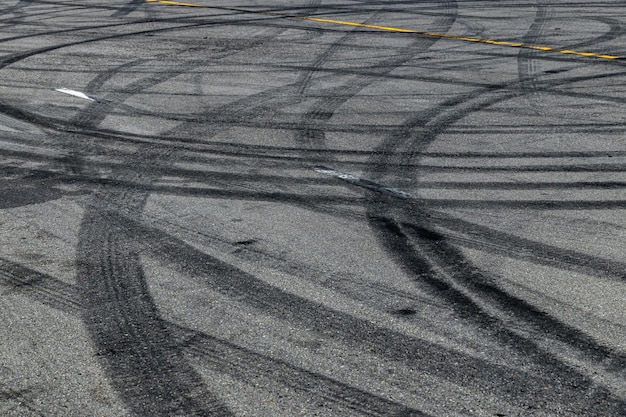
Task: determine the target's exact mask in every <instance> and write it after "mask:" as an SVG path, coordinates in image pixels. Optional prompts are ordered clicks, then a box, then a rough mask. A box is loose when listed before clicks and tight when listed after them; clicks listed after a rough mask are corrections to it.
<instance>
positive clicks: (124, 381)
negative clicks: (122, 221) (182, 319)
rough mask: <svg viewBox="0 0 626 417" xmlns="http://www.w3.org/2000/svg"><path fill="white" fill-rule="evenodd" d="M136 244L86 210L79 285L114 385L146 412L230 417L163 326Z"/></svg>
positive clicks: (86, 317)
mask: <svg viewBox="0 0 626 417" xmlns="http://www.w3.org/2000/svg"><path fill="white" fill-rule="evenodd" d="M133 246H134V245H132V244H131V242H130V241H129V240H128V239H127V237H125V236H124V235H121V234H119V233H117V232H116V231H115V230H111V229H110V225H109V223H108V221H107V220H106V216H104V215H103V213H102V212H100V211H99V210H97V209H90V210H88V211H87V213H86V214H85V217H84V219H83V222H82V224H81V230H80V243H79V246H78V255H77V257H78V271H77V285H78V286H79V287H80V288H81V290H82V291H81V292H82V297H83V305H84V309H83V320H84V322H85V325H86V327H87V330H88V331H89V333H90V335H91V338H92V340H93V343H94V345H95V350H96V355H97V356H98V357H99V358H100V360H101V362H102V364H103V365H104V368H105V370H106V371H107V373H108V375H109V378H110V382H111V384H112V385H113V386H114V387H115V389H116V390H117V391H118V392H119V393H120V395H121V397H122V398H123V399H124V403H125V404H126V405H127V406H128V407H129V408H130V409H131V410H133V412H135V413H136V414H137V415H140V416H172V415H179V414H181V413H183V414H184V415H189V416H230V415H231V413H230V412H229V411H228V409H226V407H225V406H224V405H223V404H222V402H221V401H220V400H219V399H217V398H216V397H215V396H214V395H212V394H211V393H209V391H208V390H207V388H206V386H205V384H204V382H203V381H202V378H201V377H200V376H199V375H198V374H197V373H196V371H195V370H193V368H191V366H190V365H189V364H188V363H187V361H186V360H185V358H184V356H183V355H182V353H181V351H180V348H179V346H177V345H176V343H175V342H174V340H173V337H172V335H171V334H170V333H169V331H168V329H167V327H166V326H164V325H163V321H162V320H161V319H160V317H159V313H158V310H157V308H156V306H155V304H154V301H153V300H152V297H151V296H150V294H149V292H148V288H147V287H146V283H145V278H144V276H143V271H142V270H141V267H140V266H139V259H138V255H137V254H136V252H135V251H134V249H133Z"/></svg>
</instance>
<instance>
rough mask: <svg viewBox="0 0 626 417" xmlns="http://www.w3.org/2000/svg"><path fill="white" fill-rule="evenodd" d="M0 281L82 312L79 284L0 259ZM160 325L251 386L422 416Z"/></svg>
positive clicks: (365, 410) (181, 345)
mask: <svg viewBox="0 0 626 417" xmlns="http://www.w3.org/2000/svg"><path fill="white" fill-rule="evenodd" d="M0 285H3V286H7V287H9V289H10V290H11V291H19V292H20V293H22V294H25V295H27V296H28V297H30V298H31V299H33V300H36V301H38V302H40V303H42V304H44V305H46V306H49V307H52V308H54V309H57V310H60V311H63V312H65V313H68V314H72V315H81V314H83V310H84V308H85V306H84V304H83V302H84V300H83V297H82V296H81V294H80V291H79V289H78V288H79V287H77V286H75V285H71V284H67V283H65V282H62V281H59V280H57V279H55V278H53V277H51V276H49V275H46V274H42V273H40V272H37V271H33V270H31V269H29V268H26V267H23V266H21V265H19V264H16V263H13V262H10V261H7V260H5V259H1V258H0ZM159 325H160V327H162V328H164V329H166V330H167V332H168V333H169V334H170V335H171V336H172V341H173V342H174V343H175V345H176V349H178V350H180V351H184V352H185V353H186V354H189V355H191V356H194V357H196V358H199V359H201V360H203V361H206V362H209V363H210V364H211V365H212V366H213V367H214V368H215V369H216V370H218V371H219V372H223V373H227V374H229V375H231V376H232V377H235V378H237V379H239V380H241V381H243V382H245V383H247V384H250V385H252V386H255V383H256V381H258V380H268V379H269V380H270V381H271V382H272V383H279V384H282V385H284V386H286V387H289V388H291V389H294V390H297V391H301V392H305V393H309V394H313V395H315V396H317V397H320V398H323V399H324V400H326V401H329V402H332V403H333V404H336V405H338V406H342V407H346V408H348V409H350V410H352V411H356V412H359V413H362V414H365V415H372V416H381V417H383V416H394V417H426V416H427V415H426V414H424V413H422V412H420V411H418V410H415V409H411V408H409V407H406V406H404V405H402V404H399V403H396V402H393V401H391V400H388V399H386V398H382V397H379V396H377V395H374V394H372V393H369V392H366V391H362V390H359V389H358V388H354V387H352V386H350V385H348V384H345V383H342V382H339V381H336V380H334V379H332V378H329V377H326V376H324V375H321V374H318V373H315V372H311V371H308V370H304V369H301V368H298V367H296V366H294V365H291V364H290V363H288V362H285V361H282V360H280V359H276V358H271V357H268V356H265V355H262V354H259V353H256V352H254V351H252V350H249V349H246V348H242V347H240V346H238V345H235V344H233V343H230V342H227V341H224V340H221V339H219V338H216V337H213V336H210V335H207V334H205V333H202V332H199V331H197V330H193V329H190V328H186V327H183V326H180V325H178V324H174V323H171V322H167V321H162V322H161V323H160V324H159Z"/></svg>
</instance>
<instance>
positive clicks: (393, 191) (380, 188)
mask: <svg viewBox="0 0 626 417" xmlns="http://www.w3.org/2000/svg"><path fill="white" fill-rule="evenodd" d="M313 170H315V172H319V173H320V174H324V175H329V176H331V177H335V178H339V179H341V180H344V181H347V182H349V183H350V184H354V185H357V186H359V187H363V188H367V189H370V190H373V191H377V192H379V193H383V194H389V195H392V196H394V197H396V198H402V199H405V200H407V199H411V198H413V196H412V195H411V194H409V193H405V192H404V191H401V190H398V189H397V188H390V187H385V186H384V185H382V184H377V183H375V182H373V181H369V180H364V179H362V178H358V177H355V176H354V175H351V174H346V173H344V172H340V171H337V170H334V169H332V168H328V167H325V166H322V165H317V166H315V167H313Z"/></svg>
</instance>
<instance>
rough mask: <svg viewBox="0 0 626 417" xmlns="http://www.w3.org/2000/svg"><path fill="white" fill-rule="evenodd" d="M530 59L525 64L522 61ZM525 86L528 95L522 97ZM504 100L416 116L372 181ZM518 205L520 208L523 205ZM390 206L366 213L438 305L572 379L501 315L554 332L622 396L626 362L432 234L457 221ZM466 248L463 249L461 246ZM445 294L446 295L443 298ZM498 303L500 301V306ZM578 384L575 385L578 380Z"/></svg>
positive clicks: (525, 82) (619, 406) (381, 159)
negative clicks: (400, 158) (397, 159)
mask: <svg viewBox="0 0 626 417" xmlns="http://www.w3.org/2000/svg"><path fill="white" fill-rule="evenodd" d="M545 15H546V13H545V12H542V8H541V7H540V11H539V12H538V15H537V20H536V23H537V24H536V25H535V26H537V25H541V24H542V22H543V20H544V19H545ZM537 32H541V31H540V30H538V28H535V30H531V31H530V32H529V33H533V34H536V33H537ZM525 55H527V54H525ZM525 59H526V57H525V58H524V60H525ZM526 67H527V65H525V62H524V61H523V60H521V59H520V87H521V89H522V91H524V94H525V95H527V94H529V93H533V92H534V91H536V90H537V87H536V85H535V84H534V82H533V81H534V77H533V76H531V75H529V72H528V71H527V68H526ZM522 69H524V70H522ZM529 81H530V84H529ZM525 86H526V87H530V88H527V89H526V90H524V88H525ZM478 94H479V95H480V94H485V93H478ZM491 94H492V92H490V91H486V95H491ZM495 95H496V96H497V95H498V94H497V93H496V94H495ZM499 96H500V97H499V98H498V99H496V100H494V101H484V104H483V105H479V106H477V107H474V108H471V109H469V110H467V109H465V110H461V111H460V112H459V113H458V114H456V115H454V116H452V115H447V116H446V115H445V113H446V112H449V111H450V110H449V109H448V108H447V107H442V115H438V114H437V113H438V112H437V111H435V112H433V113H432V114H431V115H426V116H418V117H417V118H415V119H414V120H412V121H411V122H409V123H408V124H407V125H406V128H404V129H402V130H399V131H398V132H397V134H395V135H393V137H391V138H390V139H389V140H388V141H387V145H386V146H384V147H381V148H380V151H382V152H383V153H384V155H383V156H381V155H377V156H376V157H375V158H373V160H372V166H375V167H377V168H376V170H375V171H370V174H369V175H370V176H371V177H374V178H383V176H382V175H383V172H384V171H385V170H386V169H387V167H388V166H389V162H390V161H389V155H393V152H392V149H397V148H400V149H401V150H405V149H410V148H411V145H412V147H413V149H415V150H414V156H413V158H415V159H413V158H412V159H411V160H417V159H419V158H420V151H421V150H425V149H427V147H428V145H429V144H430V143H432V142H433V141H434V140H436V138H437V137H438V135H439V134H440V133H441V132H444V131H445V129H446V128H447V127H448V126H450V125H451V124H453V123H455V122H456V121H457V120H459V119H460V118H461V117H465V116H467V115H468V114H469V113H470V112H474V111H479V110H481V109H483V108H484V107H486V106H491V105H493V104H494V103H495V102H497V101H501V100H508V99H511V98H512V97H514V95H512V94H511V93H510V92H506V91H502V93H500V94H499ZM475 97H476V95H475V94H474V93H472V94H470V95H469V96H467V97H465V98H461V99H458V100H452V101H451V103H449V104H448V105H450V104H451V105H453V106H454V107H456V106H459V105H466V104H465V103H466V102H470V100H472V99H473V98H475ZM454 107H453V109H454ZM461 108H462V107H461ZM455 112H456V111H455V110H452V111H451V112H450V113H451V114H454V113H455ZM433 119H434V120H433ZM398 138H408V139H405V142H408V141H411V142H410V143H411V144H410V145H409V144H403V145H402V147H400V146H399V145H397V142H399V141H398ZM392 143H393V145H392ZM411 160H409V159H405V161H406V162H405V163H406V164H407V165H408V164H409V163H410V162H409V161H411ZM398 165H399V164H398ZM516 168H517V167H512V168H511V169H513V170H515V169H516ZM404 175H406V174H404ZM418 187H419V185H418ZM451 203H452V204H451V205H450V207H455V205H456V206H459V207H463V202H462V201H458V202H456V203H455V202H451ZM512 203H513V202H512ZM519 205H520V206H523V204H519ZM393 206H397V205H396V204H394V203H393V202H391V201H389V199H386V200H385V199H382V198H378V199H374V201H373V202H372V204H370V205H369V207H370V218H371V224H372V226H373V227H374V228H375V229H376V230H378V231H379V233H380V236H381V239H382V241H383V242H384V243H385V245H387V247H388V248H389V253H390V254H392V255H395V256H398V259H399V260H400V261H401V262H402V263H403V264H404V265H405V266H406V267H407V269H408V270H410V271H411V272H412V273H413V274H414V275H415V277H416V283H417V284H418V285H420V286H423V285H424V284H426V286H427V287H430V288H431V290H432V291H433V293H434V294H439V295H438V296H439V297H443V298H444V299H446V300H447V302H448V303H449V304H450V305H451V306H453V308H455V309H458V310H457V311H458V312H459V314H462V315H463V316H464V317H468V318H469V319H470V320H479V321H482V323H480V325H481V326H485V327H486V328H493V329H494V330H496V332H497V333H496V334H494V337H495V338H496V339H501V341H502V342H504V343H507V344H511V345H514V346H517V347H518V348H520V349H521V351H522V352H524V354H526V355H529V356H528V357H529V359H530V358H533V360H535V361H538V363H542V364H543V365H544V366H547V367H548V368H550V367H555V368H556V369H557V371H556V372H557V373H558V374H559V375H561V376H564V375H566V374H568V373H570V372H571V370H572V369H571V368H570V366H571V365H568V364H565V363H560V359H559V358H557V357H554V356H552V357H551V354H547V355H546V353H547V352H546V351H545V350H544V348H541V347H539V345H538V344H535V342H534V341H532V339H531V338H534V335H533V333H531V334H530V335H531V336H530V337H531V338H529V337H528V336H521V337H520V334H519V333H517V332H511V331H510V330H507V327H508V326H507V325H503V322H501V323H500V324H498V323H497V322H498V321H499V320H500V318H499V315H500V314H501V313H502V312H505V311H506V312H509V313H513V317H516V319H517V320H520V319H521V320H522V322H527V323H532V324H533V325H536V326H538V328H539V329H545V331H549V332H550V334H552V335H554V336H556V337H557V338H558V339H560V341H561V342H562V343H565V344H570V345H571V346H575V348H576V349H580V351H581V352H582V353H583V354H582V357H581V359H582V360H583V361H591V362H592V363H593V366H599V367H600V368H602V369H604V371H605V372H609V373H612V374H614V375H615V377H616V379H614V380H613V381H610V382H609V386H611V385H612V386H613V388H614V389H615V388H617V389H618V391H619V390H620V388H619V386H620V385H621V384H623V381H622V380H621V378H620V376H619V375H620V372H621V370H623V369H624V367H625V365H626V361H625V358H624V356H623V355H620V354H615V353H614V352H612V351H611V350H610V349H607V348H604V347H602V346H600V345H598V344H597V343H596V342H595V341H593V340H592V339H591V338H589V337H588V336H586V335H584V334H582V333H581V332H579V331H577V330H574V329H572V328H569V327H568V326H566V325H564V324H562V323H560V322H559V321H558V320H556V319H554V318H552V317H549V316H546V315H545V313H543V312H541V311H538V310H536V309H535V308H534V307H532V306H531V305H530V304H527V303H526V302H524V301H522V300H519V299H517V300H516V299H514V298H513V297H511V296H510V295H506V294H505V293H504V292H502V291H501V290H499V289H497V286H496V285H494V283H493V282H492V280H491V278H490V277H488V275H486V274H485V273H484V272H483V271H480V270H479V269H478V268H476V267H475V266H473V265H472V263H471V261H470V260H469V259H467V258H466V257H465V256H464V255H462V254H461V252H460V251H458V250H457V249H455V248H454V247H453V246H451V245H450V239H449V238H448V236H446V235H445V234H441V233H439V232H437V231H436V230H437V229H435V228H434V227H433V224H434V225H438V226H440V225H442V224H445V226H447V227H448V228H449V229H452V230H454V229H456V228H457V225H456V223H457V222H459V223H460V222H461V220H456V219H454V218H453V217H452V216H449V215H446V214H444V213H437V212H433V211H432V210H429V209H428V207H429V206H428V205H425V206H424V205H423V204H422V203H421V202H420V201H419V199H418V200H416V202H415V203H414V204H413V205H412V207H410V208H409V210H410V211H408V210H407V211H405V212H403V209H402V208H400V209H398V208H396V210H395V213H396V214H395V215H391V216H389V215H388V214H382V213H385V212H386V213H389V212H390V211H392V210H391V207H393ZM486 206H487V205H485V207H486ZM405 210H406V209H405ZM440 219H442V220H443V223H441V222H440V221H439V220H440ZM461 224H465V225H466V227H467V225H468V222H464V223H461ZM470 227H471V226H470ZM474 227H475V226H474ZM486 232H487V233H486ZM489 232H490V230H489V229H487V228H482V229H481V233H480V236H481V237H480V239H485V242H491V240H490V239H491V238H492V237H493V232H491V233H489ZM502 235H504V234H502ZM508 238H509V236H507V238H504V239H507V240H509V239H508ZM511 238H512V242H511V241H510V240H509V241H508V242H507V246H509V247H511V248H512V249H511V251H513V250H515V249H518V247H517V246H515V243H513V242H517V243H522V241H521V240H520V239H518V240H517V241H516V240H515V238H514V237H511ZM500 239H502V240H500V242H504V239H503V238H500ZM453 241H454V240H453ZM512 243H513V244H512ZM486 245H487V244H486ZM461 246H463V245H462V244H461ZM513 248H515V249H513ZM570 259H571V258H570ZM562 261H563V258H561V262H559V261H556V262H554V263H556V264H560V266H562ZM604 265H606V263H605V262H603V260H599V259H597V260H596V261H595V266H597V267H598V268H599V269H602V268H603V267H604ZM591 269H594V268H593V267H591V268H589V269H588V270H587V272H590V270H591ZM618 271H619V272H618ZM595 272H597V271H595ZM595 272H594V273H595ZM615 272H616V273H618V274H619V273H621V271H620V269H619V268H618V269H616V270H615ZM620 278H621V277H620ZM442 291H444V292H443V293H442ZM444 294H445V295H444ZM498 299H499V300H500V301H496V300H498ZM488 300H489V302H490V303H492V305H497V306H498V309H499V311H500V313H497V312H496V313H495V315H494V312H489V309H488V308H487V310H484V308H485V307H487V305H488V304H489V302H488V303H487V305H485V304H484V302H485V301H488ZM496 311H498V310H496ZM494 320H495V321H494ZM505 335H506V336H505ZM502 337H504V339H505V340H502ZM507 338H509V340H508V341H506V339H507ZM549 358H550V359H549ZM575 373H576V372H574V374H575ZM581 376H582V375H581ZM581 376H578V377H574V378H576V379H577V378H580V377H581ZM582 378H583V379H586V377H584V376H582ZM615 384H617V385H615ZM612 396H613V394H611V393H610V391H605V392H604V393H603V394H600V396H599V398H598V399H597V400H595V401H598V402H603V401H605V400H606V399H607V398H610V397H612ZM609 401H613V406H610V407H609V408H608V409H607V410H605V411H596V412H602V413H611V415H613V414H614V413H615V415H618V414H619V413H620V412H622V411H623V408H624V400H623V399H622V398H620V397H617V398H614V399H613V400H609ZM592 402H593V400H592ZM580 406H581V409H584V407H585V405H584V404H580ZM608 410H611V411H608ZM586 412H589V413H591V415H593V413H594V411H592V410H587V411H586Z"/></svg>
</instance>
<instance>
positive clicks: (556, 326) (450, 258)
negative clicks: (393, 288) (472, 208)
mask: <svg viewBox="0 0 626 417" xmlns="http://www.w3.org/2000/svg"><path fill="white" fill-rule="evenodd" d="M449 220H452V219H449ZM400 230H401V231H404V230H406V234H407V236H408V240H409V242H410V243H411V242H412V243H413V244H415V243H419V244H420V249H421V250H423V251H427V253H428V254H429V255H430V256H429V258H430V259H433V260H432V261H430V262H428V263H430V264H434V265H435V266H436V267H437V268H438V269H439V270H441V271H444V273H445V274H446V275H447V276H448V277H449V279H450V280H451V281H452V282H453V283H454V284H456V285H459V286H460V287H461V288H463V290H464V291H467V292H468V293H469V294H479V295H480V296H479V298H478V300H479V302H480V303H485V302H487V303H490V304H492V305H493V306H496V308H497V310H498V311H499V312H505V313H508V314H509V315H510V316H512V317H514V318H515V319H517V322H518V323H524V324H527V325H528V327H529V330H527V331H528V332H529V334H530V335H531V336H532V338H534V339H550V338H554V339H556V340H558V341H560V342H563V343H565V344H570V345H571V346H573V347H574V348H575V349H577V350H578V351H580V352H582V354H583V355H584V359H585V360H587V361H592V364H593V365H594V366H596V367H600V368H602V369H603V370H604V371H608V372H612V373H617V372H620V371H621V370H623V369H624V368H626V355H623V354H620V353H618V352H615V351H613V350H612V349H610V348H607V347H605V346H602V345H600V344H598V343H597V342H596V341H595V340H593V338H591V337H590V336H588V335H586V334H584V333H583V332H581V331H579V330H577V329H575V328H573V327H571V326H568V325H567V324H565V323H562V322H560V321H558V320H557V319H555V318H553V317H551V316H549V315H548V314H546V313H544V312H542V311H540V310H538V309H537V308H536V307H534V306H532V305H531V304H529V303H528V302H527V301H524V300H522V299H520V298H518V297H515V296H512V295H510V294H508V293H506V292H505V291H503V290H501V289H500V288H498V286H497V284H496V282H495V280H493V278H491V277H489V276H486V275H485V274H483V273H482V272H481V271H480V270H479V269H478V268H477V267H475V266H474V265H472V263H471V261H469V260H468V259H466V258H465V257H464V256H463V254H462V253H461V251H460V250H458V249H457V248H456V247H455V246H454V245H453V243H454V240H453V239H447V238H446V236H445V235H443V234H440V233H438V232H436V231H434V230H433V229H426V228H423V227H421V226H416V225H414V224H410V223H403V224H402V225H401V227H400ZM484 238H486V239H489V235H486V236H484ZM450 241H451V242H450ZM411 246H412V245H411ZM443 259H445V262H442V261H441V260H443ZM467 301H468V302H467V303H466V304H467V305H472V306H473V307H472V308H475V307H476V306H477V303H476V302H474V301H470V300H467ZM470 313H471V312H470ZM481 315H482V314H480V315H476V316H481ZM482 316H484V315H482ZM496 319H497V318H496ZM546 328H549V329H550V333H549V335H550V336H547V337H546V334H545V333H542V330H543V329H546ZM501 331H506V330H501ZM528 341H529V342H530V337H529V339H528ZM530 343H534V342H530ZM515 344H516V345H518V346H524V344H523V342H522V341H520V340H518V341H516V342H515ZM526 349H528V344H526V346H525V347H524V348H523V351H524V353H525V354H528V353H529V351H532V350H530V349H529V350H526ZM536 353H538V355H537V356H535V359H539V360H540V361H546V360H547V359H548V358H549V357H548V356H547V355H546V356H545V359H543V360H542V359H541V358H542V357H544V356H543V355H545V354H544V353H541V352H536ZM552 366H555V367H557V368H558V366H559V364H558V363H553V364H552ZM559 374H560V375H562V374H563V373H562V371H561V372H560V373H559Z"/></svg>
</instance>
